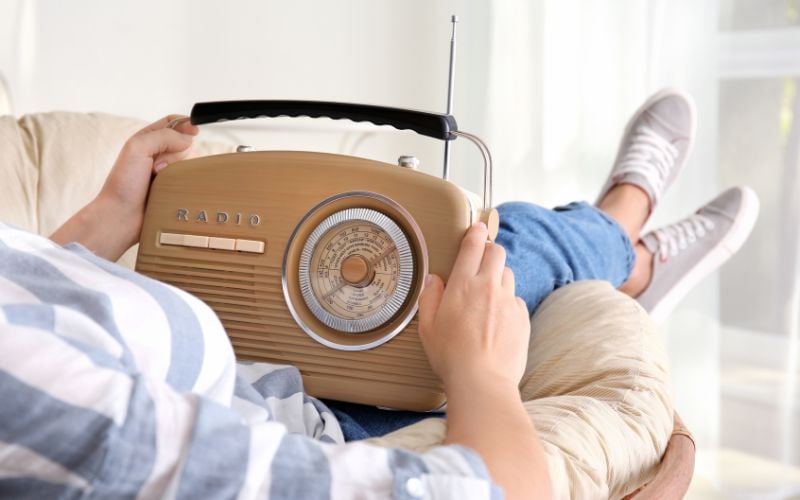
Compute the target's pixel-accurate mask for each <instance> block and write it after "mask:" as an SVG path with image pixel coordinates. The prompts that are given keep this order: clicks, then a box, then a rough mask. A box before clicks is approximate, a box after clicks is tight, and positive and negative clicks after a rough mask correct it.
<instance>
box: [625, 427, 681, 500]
mask: <svg viewBox="0 0 800 500" xmlns="http://www.w3.org/2000/svg"><path fill="white" fill-rule="evenodd" d="M673 420H674V422H675V423H674V427H673V431H672V436H670V438H669V441H668V442H667V449H666V451H665V452H664V456H663V457H662V458H661V465H660V466H659V467H658V472H656V475H655V477H654V478H653V480H652V481H650V482H649V483H647V484H645V485H644V486H642V487H641V488H639V489H638V490H636V491H634V492H633V493H630V494H629V495H627V496H626V497H625V499H635V500H655V499H678V498H683V496H684V495H686V491H687V490H688V489H689V483H691V482H692V475H693V474H694V456H695V444H694V438H692V435H691V433H690V432H689V430H688V429H687V428H686V427H685V426H684V425H683V421H682V420H681V418H680V417H679V416H678V414H677V413H676V414H675V416H674V419H673Z"/></svg>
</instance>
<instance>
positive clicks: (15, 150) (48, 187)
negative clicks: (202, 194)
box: [0, 112, 234, 267]
mask: <svg viewBox="0 0 800 500" xmlns="http://www.w3.org/2000/svg"><path fill="white" fill-rule="evenodd" d="M144 125H146V123H145V122H143V121H141V120H135V119H131V118H122V117H117V116H112V115H108V114H103V113H68V112H53V113H41V114H31V115H26V116H23V117H22V118H20V119H19V120H17V119H15V118H14V117H12V116H9V115H6V116H1V117H0V186H3V197H2V198H0V220H1V221H3V222H6V223H8V224H13V225H16V226H19V227H21V228H24V229H27V230H29V231H31V232H35V233H38V234H42V235H46V236H47V235H50V234H52V233H53V232H54V231H55V230H56V229H57V228H58V227H59V226H60V225H61V224H63V223H64V221H66V220H67V219H68V218H69V217H70V216H71V215H72V214H74V213H75V212H77V211H78V210H79V209H80V208H81V207H83V206H84V205H85V204H86V203H88V202H89V201H91V200H92V199H93V198H94V197H95V196H96V195H97V193H98V192H99V191H100V188H101V187H102V185H103V182H104V181H105V178H106V175H108V171H109V170H110V169H111V167H112V165H113V164H114V161H115V160H116V158H117V154H118V153H119V151H120V149H121V148H122V145H123V144H124V143H125V141H126V140H127V139H128V137H130V136H131V135H133V134H134V133H135V132H136V131H138V130H139V129H141V128H142V127H143V126H144ZM233 149H234V148H233V146H231V145H226V144H220V143H213V142H204V141H195V145H194V154H195V155H197V156H204V155H208V154H215V153H222V152H230V151H232V150H233ZM135 256H136V248H133V249H131V250H129V251H128V252H126V253H125V255H123V256H122V258H121V259H120V263H121V264H123V265H126V266H127V267H133V264H134V261H135Z"/></svg>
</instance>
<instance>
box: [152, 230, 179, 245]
mask: <svg viewBox="0 0 800 500" xmlns="http://www.w3.org/2000/svg"><path fill="white" fill-rule="evenodd" d="M158 242H159V243H161V244H162V245H183V235H182V234H175V233H161V236H159V238H158Z"/></svg>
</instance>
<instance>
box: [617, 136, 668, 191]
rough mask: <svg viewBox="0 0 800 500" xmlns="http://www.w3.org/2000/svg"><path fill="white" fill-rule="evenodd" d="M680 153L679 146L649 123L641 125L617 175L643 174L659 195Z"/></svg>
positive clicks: (632, 139) (620, 163) (619, 166)
mask: <svg viewBox="0 0 800 500" xmlns="http://www.w3.org/2000/svg"><path fill="white" fill-rule="evenodd" d="M679 154H680V152H679V151H678V148H676V147H675V146H673V145H672V144H671V143H670V142H669V141H667V140H666V139H664V138H663V137H661V136H660V135H658V134H657V133H656V132H655V131H654V130H653V129H651V128H650V127H648V126H647V125H639V126H638V127H636V131H635V133H634V135H633V137H632V138H631V145H630V146H629V147H628V149H627V151H626V153H625V156H623V157H622V160H621V161H620V162H619V165H618V166H617V168H616V172H615V174H616V176H617V177H622V176H624V175H625V174H628V173H634V172H635V173H638V174H640V175H643V176H644V177H645V179H647V181H648V182H650V185H651V186H653V195H654V196H656V197H658V194H659V193H661V192H662V191H663V190H664V184H666V182H667V177H669V173H670V170H671V169H672V165H673V164H674V163H675V160H676V159H677V158H678V155H679ZM653 201H658V200H653Z"/></svg>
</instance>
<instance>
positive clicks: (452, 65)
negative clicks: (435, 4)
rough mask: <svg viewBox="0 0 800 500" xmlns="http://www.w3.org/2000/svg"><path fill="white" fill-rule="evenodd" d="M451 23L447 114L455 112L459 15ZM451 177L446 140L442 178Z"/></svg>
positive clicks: (445, 142)
mask: <svg viewBox="0 0 800 500" xmlns="http://www.w3.org/2000/svg"><path fill="white" fill-rule="evenodd" d="M450 23H452V25H453V32H452V34H451V35H450V69H449V71H448V74H447V114H448V115H452V114H453V87H454V86H455V76H456V24H457V23H458V16H456V15H453V16H451V17H450ZM449 178H450V141H444V171H443V172H442V179H445V180H447V179H449Z"/></svg>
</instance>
